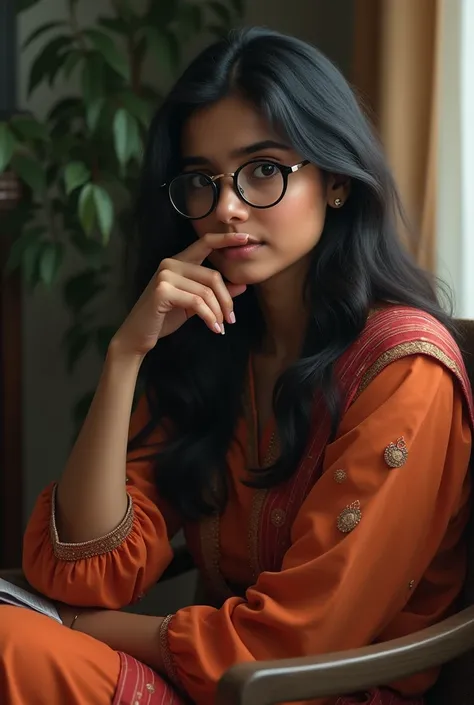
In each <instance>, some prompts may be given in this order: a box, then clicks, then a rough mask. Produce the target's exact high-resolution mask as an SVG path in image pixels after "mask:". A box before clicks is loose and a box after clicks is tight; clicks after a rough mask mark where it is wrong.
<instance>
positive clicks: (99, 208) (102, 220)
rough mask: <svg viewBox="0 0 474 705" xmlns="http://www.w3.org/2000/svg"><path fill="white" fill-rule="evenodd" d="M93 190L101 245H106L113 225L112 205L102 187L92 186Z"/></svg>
mask: <svg viewBox="0 0 474 705" xmlns="http://www.w3.org/2000/svg"><path fill="white" fill-rule="evenodd" d="M93 189H94V191H93V193H94V201H95V210H96V213H97V222H98V224H99V230H100V232H101V234H102V241H103V243H104V244H107V243H108V241H109V239H110V234H111V232H112V227H113V224H114V205H113V203H112V199H111V198H110V196H109V194H108V193H107V191H106V190H105V189H104V188H103V187H102V186H99V185H98V184H94V185H93Z"/></svg>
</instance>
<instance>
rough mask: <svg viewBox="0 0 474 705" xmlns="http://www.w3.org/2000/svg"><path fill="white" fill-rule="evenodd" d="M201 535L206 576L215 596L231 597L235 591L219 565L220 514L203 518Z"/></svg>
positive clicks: (221, 597)
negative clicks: (231, 588) (230, 586)
mask: <svg viewBox="0 0 474 705" xmlns="http://www.w3.org/2000/svg"><path fill="white" fill-rule="evenodd" d="M200 537H201V554H202V560H203V567H204V572H205V577H206V579H207V583H208V585H209V587H210V588H211V591H212V594H213V596H214V597H216V598H220V599H222V600H224V599H226V598H227V597H231V596H232V595H233V592H232V591H231V590H230V588H229V586H228V585H227V582H226V580H225V578H224V576H223V575H222V573H221V570H220V567H219V563H220V558H221V549H220V516H219V514H217V513H216V514H212V515H211V516H208V517H204V518H203V519H201V522H200Z"/></svg>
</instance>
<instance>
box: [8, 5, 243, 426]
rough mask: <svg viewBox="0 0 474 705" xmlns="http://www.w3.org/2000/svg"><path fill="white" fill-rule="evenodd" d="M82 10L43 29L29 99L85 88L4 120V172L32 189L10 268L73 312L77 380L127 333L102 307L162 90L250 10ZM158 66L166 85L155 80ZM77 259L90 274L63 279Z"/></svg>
mask: <svg viewBox="0 0 474 705" xmlns="http://www.w3.org/2000/svg"><path fill="white" fill-rule="evenodd" d="M82 1H84V2H85V1H86V0H65V2H67V8H68V17H67V19H66V20H54V21H50V22H47V23H45V24H42V25H41V26H39V27H37V28H36V29H35V30H34V31H33V32H32V33H31V34H30V36H29V37H28V38H27V39H26V41H25V43H24V45H23V48H26V47H27V46H30V45H31V44H34V45H35V46H37V47H38V50H37V54H36V57H35V59H34V61H33V62H32V64H31V68H30V71H29V80H28V94H29V95H31V94H32V93H33V92H34V91H35V90H36V89H37V88H38V86H40V85H41V84H44V83H47V84H49V86H54V85H55V83H56V81H63V82H64V79H66V81H68V82H69V81H71V82H72V83H73V84H76V85H78V86H79V90H76V93H75V94H72V95H67V96H66V97H61V98H60V99H58V100H56V101H55V102H54V104H53V105H52V106H51V108H50V110H49V111H48V113H47V115H46V117H45V118H44V119H39V118H38V117H36V116H34V115H31V114H26V113H24V114H18V115H15V116H13V117H12V118H11V119H10V120H9V121H8V122H6V121H4V122H0V174H1V173H2V172H3V171H6V170H9V171H12V172H14V173H15V174H16V176H17V177H18V179H19V180H20V182H21V184H22V191H23V197H22V199H21V202H20V203H19V205H18V207H17V208H15V210H14V211H12V212H11V213H10V214H8V216H7V218H8V221H5V220H4V221H3V222H4V224H5V227H6V228H7V229H8V231H9V232H10V233H14V234H15V239H14V241H13V244H12V247H11V251H10V256H9V260H8V263H7V269H9V270H13V269H16V268H21V270H22V272H23V276H24V280H25V283H26V285H27V286H29V287H31V288H33V289H34V288H35V287H37V286H46V287H50V288H51V287H53V288H54V287H58V286H61V294H62V297H63V300H64V303H65V305H66V307H67V309H68V312H69V314H70V325H69V326H68V328H67V330H66V331H65V333H64V349H65V356H66V364H67V368H68V370H69V372H73V371H74V370H75V368H76V365H77V364H78V362H79V361H80V360H81V358H82V355H83V354H84V352H85V351H86V350H87V349H89V348H90V346H91V345H93V346H95V347H96V349H97V350H98V351H99V353H100V354H103V353H104V352H105V350H106V348H107V345H108V342H109V340H110V337H111V336H112V334H113V332H114V330H115V327H116V324H117V322H116V321H111V320H108V319H107V317H106V316H105V317H104V313H103V311H101V309H100V299H101V295H102V293H103V292H104V291H105V290H106V289H107V288H108V284H109V280H110V267H109V253H108V250H109V243H110V241H111V238H117V237H118V238H122V240H123V241H125V240H126V239H127V238H128V237H129V234H130V228H131V225H130V212H131V206H132V201H133V193H134V189H135V188H136V183H137V176H138V170H139V162H140V157H141V153H142V148H143V139H144V135H145V133H146V129H147V126H148V122H149V119H150V116H151V114H152V111H153V110H154V109H155V108H156V106H157V105H158V104H159V101H160V98H161V94H160V90H159V87H162V86H165V87H166V85H167V84H169V82H170V81H171V80H172V78H173V76H174V75H175V74H176V72H177V70H178V69H179V67H180V65H181V50H182V48H183V47H184V46H185V44H186V43H187V42H189V41H190V40H192V39H194V38H195V37H196V36H198V35H204V36H206V34H208V35H209V38H211V35H221V34H223V33H225V32H226V31H228V29H229V28H230V27H231V26H233V25H235V24H237V23H239V21H240V20H241V18H242V15H243V11H244V7H243V0H210V1H208V0H147V1H146V2H141V3H135V2H134V1H133V0H111V2H110V12H109V13H108V14H107V15H99V16H98V17H97V19H96V21H95V22H94V24H93V25H92V26H81V25H80V23H79V21H78V9H79V8H78V6H79V5H80V3H81V2H82ZM36 4H41V0H22V1H21V2H20V3H19V10H20V11H23V10H26V9H28V8H29V7H31V6H32V5H36ZM139 6H140V7H139ZM147 62H148V64H150V62H153V64H152V65H153V73H154V75H157V76H158V79H159V86H158V85H152V84H150V82H147V81H146V80H145V78H144V75H145V71H144V68H145V67H146V65H147ZM72 253H74V257H75V258H76V259H78V260H79V262H80V264H79V266H78V268H77V267H76V268H75V269H74V273H73V274H72V275H69V276H64V269H63V265H64V262H65V261H66V259H67V258H68V257H69V256H70V255H71V254H72ZM66 269H67V268H66ZM89 400H90V395H89V394H88V395H86V396H85V397H84V398H83V399H82V400H80V401H79V403H78V405H77V407H76V410H75V416H76V418H77V419H78V420H79V419H80V418H81V417H82V416H83V414H84V410H85V409H86V408H87V406H88V403H89Z"/></svg>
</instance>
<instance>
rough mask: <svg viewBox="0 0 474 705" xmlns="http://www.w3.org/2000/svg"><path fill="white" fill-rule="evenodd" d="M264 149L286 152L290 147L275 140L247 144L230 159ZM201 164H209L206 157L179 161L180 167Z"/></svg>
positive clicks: (236, 150) (233, 153)
mask: <svg viewBox="0 0 474 705" xmlns="http://www.w3.org/2000/svg"><path fill="white" fill-rule="evenodd" d="M266 149H280V150H284V151H286V152H288V151H289V150H290V147H289V146H288V145H287V144H283V142H276V141H275V140H263V141H262V142H255V143H254V144H249V145H247V146H246V147H240V148H239V149H235V150H234V151H233V152H231V156H232V157H245V156H251V155H252V154H255V153H256V152H263V151H264V150H266ZM201 164H210V160H209V159H207V158H206V157H200V156H188V157H184V158H183V159H182V160H181V166H182V167H186V166H198V165H201Z"/></svg>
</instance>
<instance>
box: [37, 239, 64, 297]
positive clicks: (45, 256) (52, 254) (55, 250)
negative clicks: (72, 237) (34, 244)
mask: <svg viewBox="0 0 474 705" xmlns="http://www.w3.org/2000/svg"><path fill="white" fill-rule="evenodd" d="M63 256H64V251H63V246H62V244H61V243H60V242H44V243H43V244H42V246H41V252H40V255H39V274H40V278H41V281H42V282H43V284H45V285H46V286H48V287H49V286H51V285H52V284H53V283H54V281H55V279H56V277H57V274H58V272H59V269H60V267H61V263H62V260H63Z"/></svg>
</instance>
